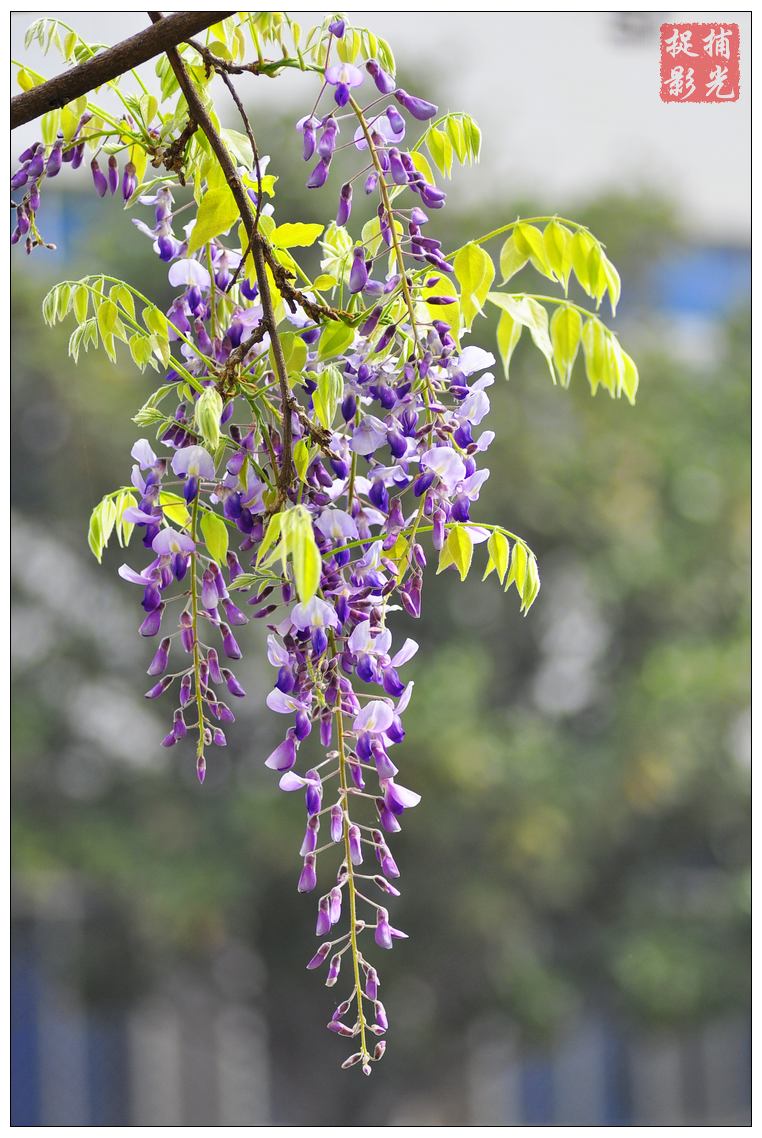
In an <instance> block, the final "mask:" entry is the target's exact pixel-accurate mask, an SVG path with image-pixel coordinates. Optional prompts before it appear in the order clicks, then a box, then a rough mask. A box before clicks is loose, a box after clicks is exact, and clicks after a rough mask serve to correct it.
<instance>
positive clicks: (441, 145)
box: [426, 128, 453, 178]
mask: <svg viewBox="0 0 762 1138" xmlns="http://www.w3.org/2000/svg"><path fill="white" fill-rule="evenodd" d="M426 146H427V147H428V150H429V154H430V155H431V159H432V161H433V163H434V165H435V166H436V167H437V169H438V170H439V171H441V173H442V174H445V175H447V177H448V178H449V176H450V174H451V173H452V158H453V145H452V142H451V141H450V139H449V138H448V137H447V135H446V134H445V133H444V131H441V130H436V129H435V128H432V129H431V130H429V132H428V133H427V135H426Z"/></svg>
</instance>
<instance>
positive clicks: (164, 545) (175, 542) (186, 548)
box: [151, 526, 196, 555]
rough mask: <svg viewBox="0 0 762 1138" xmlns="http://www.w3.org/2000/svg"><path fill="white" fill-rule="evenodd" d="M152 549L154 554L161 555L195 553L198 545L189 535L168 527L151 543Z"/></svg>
mask: <svg viewBox="0 0 762 1138" xmlns="http://www.w3.org/2000/svg"><path fill="white" fill-rule="evenodd" d="M151 548H152V549H153V551H154V553H158V554H160V555H161V554H165V555H169V554H174V553H193V551H194V549H195V548H196V543H195V541H194V540H193V538H192V537H190V535H189V534H187V533H178V532H177V530H174V529H172V527H171V526H166V527H165V528H164V529H162V530H159V532H158V533H157V535H156V537H155V538H154V539H153V541H152V543H151Z"/></svg>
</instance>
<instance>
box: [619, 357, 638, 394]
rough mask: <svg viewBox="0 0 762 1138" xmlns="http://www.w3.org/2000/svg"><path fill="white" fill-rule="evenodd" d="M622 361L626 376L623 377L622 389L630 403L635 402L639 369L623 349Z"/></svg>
mask: <svg viewBox="0 0 762 1138" xmlns="http://www.w3.org/2000/svg"><path fill="white" fill-rule="evenodd" d="M621 352H622V360H623V363H624V374H623V376H622V388H623V390H624V393H625V395H626V396H627V398H628V400H629V402H630V403H634V402H635V396H636V395H637V393H638V382H639V377H638V369H637V367H636V365H635V361H634V360H633V359H632V358H631V357H630V356H628V355H627V352H625V350H624V349H623V348H622V349H621Z"/></svg>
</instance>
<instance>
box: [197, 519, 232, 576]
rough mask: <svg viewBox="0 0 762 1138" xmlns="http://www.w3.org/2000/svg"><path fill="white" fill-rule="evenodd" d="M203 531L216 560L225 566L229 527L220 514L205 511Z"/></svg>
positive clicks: (202, 520)
mask: <svg viewBox="0 0 762 1138" xmlns="http://www.w3.org/2000/svg"><path fill="white" fill-rule="evenodd" d="M201 532H202V534H203V535H204V542H205V544H206V548H207V549H208V550H209V552H210V553H211V555H212V557H213V558H214V560H215V561H216V562H217V564H218V565H223V566H224V565H225V558H226V557H227V553H228V527H227V526H226V525H225V523H224V522H223V520H222V518H221V517H220V516H219V514H215V513H212V512H211V511H205V512H204V514H203V515H202V517H201Z"/></svg>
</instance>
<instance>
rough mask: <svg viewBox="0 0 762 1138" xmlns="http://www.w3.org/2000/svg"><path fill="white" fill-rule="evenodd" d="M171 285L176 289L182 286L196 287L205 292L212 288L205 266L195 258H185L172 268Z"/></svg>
mask: <svg viewBox="0 0 762 1138" xmlns="http://www.w3.org/2000/svg"><path fill="white" fill-rule="evenodd" d="M169 283H170V284H171V285H174V286H175V288H179V287H180V285H185V286H186V287H187V286H189V285H195V286H196V288H199V289H202V290H205V289H208V288H209V287H210V286H211V278H210V276H209V273H208V271H207V270H206V269H205V268H204V266H203V265H201V264H199V262H198V261H196V260H194V258H193V257H185V258H183V259H182V260H180V261H175V263H174V264H173V265H171V266H170V269H169Z"/></svg>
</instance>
